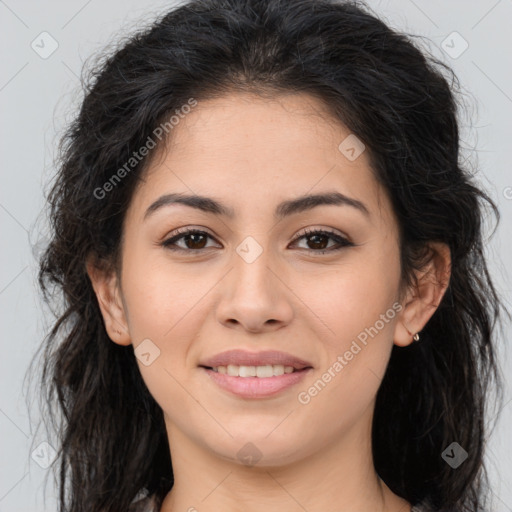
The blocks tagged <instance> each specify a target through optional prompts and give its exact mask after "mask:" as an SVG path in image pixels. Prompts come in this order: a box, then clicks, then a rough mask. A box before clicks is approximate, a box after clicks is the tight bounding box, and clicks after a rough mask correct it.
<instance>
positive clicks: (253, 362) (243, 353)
mask: <svg viewBox="0 0 512 512" xmlns="http://www.w3.org/2000/svg"><path fill="white" fill-rule="evenodd" d="M229 364H233V365H235V366H265V365H268V364H271V365H276V364H282V365H283V366H293V368H294V369H295V370H303V369H305V368H309V367H312V366H313V365H312V364H311V363H309V362H308V361H305V360H303V359H300V358H298V357H296V356H293V355H292V354H287V353H286V352H279V351H277V350H264V351H261V352H248V351H247V350H240V349H233V350H227V351H225V352H221V353H220V354H217V355H215V356H213V357H211V358H209V359H206V360H205V361H203V362H201V363H199V366H203V367H205V368H216V367H217V366H228V365H229ZM290 375H292V374H290ZM242 378H244V379H251V378H252V377H242ZM255 378H259V377H255ZM268 378H269V379H271V378H272V377H268Z"/></svg>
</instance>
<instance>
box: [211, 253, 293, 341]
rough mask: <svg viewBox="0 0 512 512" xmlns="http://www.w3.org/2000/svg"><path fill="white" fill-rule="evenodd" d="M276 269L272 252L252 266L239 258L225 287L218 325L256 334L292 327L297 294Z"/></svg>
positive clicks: (219, 306)
mask: <svg viewBox="0 0 512 512" xmlns="http://www.w3.org/2000/svg"><path fill="white" fill-rule="evenodd" d="M272 267H274V268H272ZM275 267H276V265H275V263H273V262H272V261H271V258H270V257H269V255H268V251H265V250H264V251H263V252H262V254H261V255H260V256H259V257H258V258H256V259H255V260H254V261H252V262H251V260H245V259H244V258H243V257H241V256H239V255H238V254H236V255H235V256H234V261H233V269H232V270H231V272H229V274H228V276H226V279H224V280H223V283H222V288H221V293H222V298H221V300H220V302H219V303H218V307H217V319H218V321H219V322H221V323H222V324H224V325H225V326H226V327H228V328H232V329H233V328H238V329H241V330H246V331H248V332H252V333H257V332H265V331H274V330H278V329H281V328H282V327H284V326H286V325H288V324H289V323H290V321H291V319H292V317H293V309H292V304H291V302H290V299H291V296H293V294H292V292H291V291H290V289H289V287H288V286H287V285H286V283H285V281H286V276H285V275H283V273H282V272H279V269H277V268H275Z"/></svg>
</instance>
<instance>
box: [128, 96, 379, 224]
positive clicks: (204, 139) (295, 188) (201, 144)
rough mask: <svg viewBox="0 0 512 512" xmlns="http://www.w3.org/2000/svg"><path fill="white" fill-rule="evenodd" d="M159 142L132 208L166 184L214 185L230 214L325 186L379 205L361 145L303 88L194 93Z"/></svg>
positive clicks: (184, 187) (186, 189)
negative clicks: (193, 102) (271, 94)
mask: <svg viewBox="0 0 512 512" xmlns="http://www.w3.org/2000/svg"><path fill="white" fill-rule="evenodd" d="M166 142H167V144H166V145H163V144H162V145H161V146H160V147H159V148H158V149H157V150H155V151H157V152H158V153H157V154H156V155H155V158H153V159H152V162H151V164H150V165H149V167H148V169H147V170H146V172H145V176H144V180H143V181H142V182H141V186H140V187H139V190H138V191H137V193H136V194H135V196H136V197H134V201H133V202H134V203H135V204H133V205H132V206H133V207H134V208H143V206H144V205H146V207H147V204H148V202H149V201H152V200H153V201H154V199H155V196H157V195H161V194H164V193H166V192H181V193H194V194H201V195H212V192H214V193H215V196H217V197H222V198H228V199H229V200H228V201H226V203H227V205H228V206H229V207H231V210H233V211H234V212H235V214H236V212H237V211H238V210H239V209H240V208H243V206H244V204H245V205H249V203H248V202H247V201H248V200H249V199H250V200H252V201H254V202H253V203H251V204H253V205H259V207H260V208H261V207H263V205H265V204H267V203H269V202H275V203H277V202H281V201H282V200H283V199H289V198H291V197H298V196H302V195H304V194H306V193H307V192H310V193H317V192H321V191H324V190H327V189H328V190H339V192H341V193H343V194H346V195H348V196H353V197H356V196H361V195H363V196H365V197H366V201H365V202H370V203H372V202H374V203H376V205H375V206H376V207H378V208H379V210H380V207H381V206H380V196H381V192H382V191H381V190H380V186H379V184H378V183H377V181H376V180H375V178H374V176H373V172H372V170H371V167H370V163H369V156H368V154H367V151H366V150H365V149H364V145H363V144H362V142H361V141H359V139H357V138H356V137H355V135H354V134H351V132H350V130H349V129H348V128H347V127H346V126H344V125H343V124H342V123H341V122H340V121H338V120H337V119H335V118H334V117H333V116H332V114H331V113H330V112H329V111H328V110H327V108H326V106H325V104H324V103H323V102H322V101H320V100H319V99H317V98H315V97H313V96H309V95H307V94H287V95H280V96H277V97H275V98H262V97H260V96H256V95H254V94H249V93H236V94H231V95H226V96H224V97H221V98H216V99H209V100H205V101H198V103H197V106H195V107H194V108H193V109H190V110H189V111H188V113H187V114H183V115H182V116H180V119H179V122H178V123H177V124H176V125H175V126H174V127H173V128H172V130H171V132H170V134H169V138H168V140H167V141H166ZM347 149H348V150H349V152H347ZM351 150H352V152H351V153H350V151H351ZM354 150H355V156H356V158H353V156H354ZM207 192H209V193H207Z"/></svg>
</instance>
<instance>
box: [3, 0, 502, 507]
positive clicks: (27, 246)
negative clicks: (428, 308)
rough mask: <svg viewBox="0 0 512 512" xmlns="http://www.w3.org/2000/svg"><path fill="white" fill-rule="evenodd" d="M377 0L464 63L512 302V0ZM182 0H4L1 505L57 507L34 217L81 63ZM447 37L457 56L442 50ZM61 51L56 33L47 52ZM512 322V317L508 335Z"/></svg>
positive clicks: (475, 147)
mask: <svg viewBox="0 0 512 512" xmlns="http://www.w3.org/2000/svg"><path fill="white" fill-rule="evenodd" d="M368 3H369V5H370V6H371V7H372V8H373V9H374V10H375V11H376V12H377V13H379V15H380V16H381V17H383V18H384V19H385V20H387V22H388V23H390V24H391V25H392V26H394V27H396V28H399V29H401V30H404V31H406V32H409V33H412V34H417V35H422V36H426V37H427V38H429V39H430V40H431V41H432V43H431V45H430V48H431V50H432V51H433V53H435V54H436V55H438V56H439V57H441V58H442V59H443V60H444V61H445V62H447V63H449V64H450V65H451V66H452V67H453V68H454V69H455V72H456V73H457V75H458V77H459V78H460V80H461V83H462V85H463V86H464V88H465V93H466V94H465V99H466V103H467V105H468V111H467V114H466V115H465V116H463V118H462V125H461V128H462V145H463V148H466V150H465V151H466V153H465V154H466V156H467V157H469V158H472V159H473V160H472V161H473V162H476V163H478V164H479V166H480V168H481V169H482V173H481V174H479V179H480V181H481V183H482V185H483V186H484V187H485V188H486V189H487V191H488V192H489V193H490V194H491V196H492V197H493V199H494V200H495V201H496V202H497V204H498V206H499V209H500V211H501V214H502V221H501V224H500V226H499V228H498V230H497V231H496V234H495V235H494V237H493V238H491V240H490V242H489V243H488V246H487V247H488V258H489V261H490V264H491V271H492V275H493V277H494V279H495V283H496V285H497V287H498V290H499V291H500V293H501V294H502V296H503V298H504V299H505V301H506V304H507V307H508V308H510V305H511V302H512V301H511V281H510V276H509V275H508V272H507V271H508V263H509V262H510V261H511V258H510V253H511V249H512V245H511V239H510V233H511V232H512V230H511V214H512V173H511V172H510V156H509V152H510V148H511V141H510V135H511V133H512V131H511V129H510V128H511V122H510V119H511V115H512V80H511V79H512V72H511V69H512V66H511V60H512V59H511V55H512V51H511V50H512V35H511V29H510V22H511V21H512V0H499V1H496V0H478V1H476V0H472V1H467V0H456V1H455V0H452V1H450V2H446V1H441V0H435V1H428V2H427V1H426V0H414V1H413V0H382V1H377V0H373V1H372V0H370V1H369V2H368ZM172 5H174V2H163V1H156V0H113V1H109V2H106V1H105V0H103V1H100V0H89V1H86V0H72V1H64V0H48V1H46V2H36V1H29V0H6V1H2V0H0V34H1V40H2V62H1V66H0V105H1V112H2V118H1V119H2V123H1V127H2V132H1V137H0V144H1V151H0V154H1V156H2V158H1V160H0V164H1V165H0V167H1V173H2V174H1V188H0V225H1V229H2V231H1V232H2V239H1V240H2V265H1V267H0V314H1V319H2V324H1V325H2V331H1V332H2V339H1V349H2V350H1V354H2V356H1V357H0V375H1V377H2V385H1V400H0V434H1V435H0V512H5V511H9V512H18V511H20V512H21V511H23V512H26V511H29V510H30V511H42V510H48V511H56V510H57V506H56V501H55V496H56V491H55V490H54V488H53V487H52V482H53V480H52V477H51V476H50V477H49V478H48V485H47V490H46V492H45V493H44V485H43V484H44V480H43V479H44V478H45V475H46V473H47V471H50V470H49V469H44V468H43V467H41V464H42V465H43V466H44V465H45V464H44V462H45V460H46V461H48V460H51V450H50V449H49V448H48V447H46V445H43V446H42V447H39V445H40V443H43V442H46V441H48V442H50V441H51V440H49V439H47V437H46V435H45V430H44V428H41V427H39V429H38V428H37V426H38V424H40V418H39V416H38V414H37V409H36V408H35V403H33V404H32V406H31V407H30V410H31V413H30V416H29V414H28V409H29V408H28V407H27V406H26V405H25V404H26V397H25V390H26V388H24V386H23V377H24V375H25V372H26V370H27V366H28V364H29V362H30V360H31V358H32V356H33V355H34V353H35V350H36V349H37V347H38V346H39V344H40V342H41V339H42V336H43V334H44V332H45V330H46V329H47V327H48V322H49V320H51V318H50V317H49V315H48V314H45V313H44V309H43V307H42V306H41V304H40V300H39V295H38V292H37V290H36V288H35V276H36V265H35V259H34V254H37V253H38V251H39V250H40V246H41V245H40V244H41V243H44V239H45V233H44V229H43V227H44V221H39V222H38V223H37V224H36V222H35V221H36V218H37V217H38V215H39V213H40V211H41V209H42V208H43V207H44V199H43V190H44V188H45V187H47V184H48V181H49V179H50V178H51V176H52V174H53V172H54V167H53V159H54V156H55V147H56V143H57V141H58V138H59V135H60V134H61V133H62V130H63V128H64V127H65V125H66V123H67V122H68V121H69V120H70V119H71V118H72V115H73V113H74V111H75V109H76V107H77V105H78V104H79V101H80V99H81V90H80V88H79V80H78V77H79V76H80V73H81V69H82V64H83V62H84V59H86V58H87V57H89V56H90V55H91V54H93V53H95V52H96V51H97V50H100V49H102V48H103V47H104V46H105V45H107V44H108V43H109V42H110V41H112V40H115V38H116V34H118V33H119V32H118V31H119V30H122V33H123V34H125V35H126V33H128V32H131V31H133V30H134V29H136V28H140V27H142V26H145V25H146V24H147V23H148V22H149V21H151V19H152V18H153V17H154V16H155V15H157V14H158V13H160V12H162V10H165V9H167V8H169V7H171V6H172ZM44 31H46V32H48V33H49V34H51V37H52V38H54V39H55V40H56V41H57V43H58V48H57V50H56V51H55V52H54V53H53V54H51V55H50V56H48V57H47V58H45V59H43V58H41V56H40V55H39V54H38V53H36V52H35V51H34V50H33V49H32V47H31V43H32V42H33V41H34V40H35V43H34V44H36V43H37V44H39V46H40V47H42V45H43V43H41V38H42V37H45V36H39V35H40V34H41V33H42V32H44ZM453 31H456V32H458V33H459V34H460V36H462V38H464V40H466V41H467V43H468V45H469V46H468V48H467V50H466V51H464V53H462V54H461V55H460V56H456V58H454V54H453V52H460V50H461V49H463V46H461V44H463V41H462V40H461V39H460V38H458V37H459V36H457V35H455V36H453V35H451V36H450V34H452V32H453ZM448 36H450V38H448V39H447V43H448V44H449V45H450V46H452V47H453V48H452V50H451V52H452V56H450V55H449V54H448V53H446V52H445V51H444V50H443V41H445V40H446V38H447V37H448ZM46 37H48V36H46ZM451 41H453V43H452V42H451ZM50 48H51V47H50V40H49V39H48V38H47V39H45V45H44V49H43V48H40V50H39V51H40V52H42V51H48V50H49V49H50ZM488 232H489V233H490V231H488ZM509 328H510V325H509V324H506V325H505V329H504V330H505V332H508V331H509ZM507 338H508V336H507ZM507 341H508V339H507ZM499 350H500V361H501V363H502V366H503V373H504V374H505V376H506V377H507V381H508V382H507V383H506V388H505V391H504V400H503V410H502V412H501V417H500V418H501V419H500V421H499V423H498V424H497V427H496V430H495V431H494V433H493V435H492V437H491V439H490V441H489V443H488V457H487V460H488V466H489V471H490V476H491V480H492V484H493V489H494V499H493V506H492V510H494V511H497V512H505V511H512V478H511V477H512V438H511V435H510V432H511V431H512V429H511V426H512V379H511V378H510V377H508V376H509V375H510V374H511V372H512V362H511V360H510V351H509V350H507V349H506V347H505V343H504V340H502V341H501V344H500V347H499ZM35 388H36V392H37V385H35ZM490 419H492V418H490ZM50 444H51V442H50ZM38 447H39V448H38ZM34 449H36V451H35V453H34ZM36 460H38V462H39V464H38V463H36V462H35V461H36ZM418 463H420V464H421V461H418ZM454 471H456V470H454ZM44 495H46V507H44V505H43V496H44Z"/></svg>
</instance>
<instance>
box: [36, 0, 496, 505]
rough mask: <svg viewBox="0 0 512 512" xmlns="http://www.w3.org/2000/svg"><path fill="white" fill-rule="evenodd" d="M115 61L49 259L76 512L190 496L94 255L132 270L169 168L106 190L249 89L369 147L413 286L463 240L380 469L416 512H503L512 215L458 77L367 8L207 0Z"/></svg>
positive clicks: (84, 112) (87, 102) (323, 2)
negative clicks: (475, 164) (307, 111)
mask: <svg viewBox="0 0 512 512" xmlns="http://www.w3.org/2000/svg"><path fill="white" fill-rule="evenodd" d="M100 57H101V58H100V59H99V60H98V61H97V62H96V67H95V68H94V69H92V70H91V71H90V72H89V74H88V76H87V78H86V79H83V81H84V82H85V83H84V91H85V94H84V99H83V101H82V104H81V107H80V110H79V112H78V114H77V115H76V117H75V118H74V120H73V121H72V123H71V124H70V125H69V127H68V129H67V131H66V133H65V135H64V137H63V138H62V140H61V143H60V146H59V158H58V172H57V174H56V177H55V181H54V183H53V184H52V187H51V190H50V192H49V193H48V194H47V200H48V205H49V217H50V222H51V224H50V226H51V239H50V241H49V245H48V247H47V248H46V249H45V251H44V253H43V254H42V256H41V258H40V262H39V264H40V267H39V274H38V278H39V285H40V287H41V290H42V292H43V298H44V300H45V301H46V302H47V303H48V304H51V303H54V302H56V303H58V304H59V308H60V310H59V312H56V313H55V316H56V318H55V322H54V323H52V328H51V330H50V331H49V333H48V334H47V336H46V337H45V339H44V341H43V344H42V346H44V349H45V351H44V361H43V362H44V365H43V371H42V377H41V385H42V389H43V390H44V401H45V404H47V405H48V408H49V412H48V417H50V418H52V421H53V422H54V427H55V428H56V429H57V431H58V433H59V443H60V446H59V449H58V457H59V462H60V466H59V467H60V475H59V485H60V493H59V506H60V508H59V510H61V511H69V512H79V511H80V512H81V511H87V512H89V511H91V510H97V511H102V512H103V511H104V512H113V511H118V510H125V509H127V508H128V506H129V504H130V503H131V502H132V501H133V500H134V498H135V497H136V496H137V495H138V494H139V493H140V492H146V493H147V494H148V495H151V496H153V497H154V499H155V500H156V502H157V503H158V505H161V503H162V501H163V499H164V497H165V495H166V494H167V493H168V492H169V490H170V489H171V487H172V485H173V481H174V479H173V470H172V464H171V454H170V449H169V444H168V439H167V435H166V430H165V425H164V419H163V413H162V410H161V408H160V407H159V405H158V404H157V403H156V402H155V400H154V399H153V397H152V396H151V394H150V393H149V391H148V389H147V387H146V385H145V383H144V381H143V380H142V377H141V374H140V371H139V369H138V366H137V363H136V360H135V356H134V352H133V347H132V346H127V347H126V346H119V345H117V344H115V343H113V342H112V341H111V340H110V339H109V337H108V335H107V332H106V329H105V325H104V323H103V319H102V315H101V312H100V309H99V305H98V302H97V299H96V296H95V293H94V290H93V287H92V284H91V282H90V279H89V277H88V274H87V272H86V265H85V264H86V261H87V258H89V257H90V256H91V255H94V257H95V258H96V259H97V261H98V262H99V263H101V264H103V265H105V268H107V269H111V270H116V271H119V263H120V251H121V248H120V247H121V246H120V241H121V236H122V231H123V221H124V217H125V212H126V211H127V208H128V206H129V204H130V201H131V198H132V196H133V194H134V191H135V190H136V187H137V184H138V183H139V182H140V181H141V177H142V176H143V172H144V170H145V169H147V167H148V163H149V161H150V155H148V156H147V157H146V158H143V159H141V161H140V162H137V164H136V165H134V166H133V169H131V170H130V172H127V173H126V176H124V177H123V179H122V182H120V183H116V184H115V185H113V186H112V187H110V189H111V190H109V193H108V196H107V197H101V198H100V197H99V196H100V194H98V193H95V191H97V190H98V189H100V188H102V187H104V184H105V183H107V182H109V180H111V178H112V176H113V175H114V174H115V173H116V172H117V171H118V169H119V168H120V167H121V166H123V164H125V163H126V162H127V161H129V159H130V158H131V157H132V155H133V152H134V151H137V150H138V149H139V148H141V147H142V146H144V145H145V144H146V141H147V140H148V137H150V136H152V134H153V133H154V130H155V129H156V128H157V127H158V126H160V125H161V124H162V123H163V122H165V121H166V120H168V119H169V116H170V115H172V113H173V112H175V111H176V109H180V108H181V107H182V106H183V105H185V104H187V102H189V100H190V99H191V98H194V99H195V100H197V101H198V102H200V101H201V100H206V99H209V98H216V97H222V96H224V95H226V94H230V93H237V92H250V93H254V94H258V95H260V96H262V97H275V96H278V95H280V94H295V93H297V94H298V93H305V94H309V95H311V96H314V97H315V98H318V99H319V100H321V101H322V102H323V104H325V105H326V107H327V108H328V110H329V112H330V113H332V115H333V116H334V117H335V118H336V119H337V120H338V121H339V122H340V123H342V124H343V125H345V126H346V127H348V129H349V130H350V131H351V133H354V134H355V135H356V136H357V137H358V138H359V139H360V140H361V141H363V143H364V144H365V146H366V151H367V154H368V157H369V159H370V160H369V161H370V163H371V170H372V172H373V173H374V175H375V179H376V180H378V182H379V183H380V184H381V185H382V186H383V188H384V189H385V190H386V192H387V193H388V194H389V197H390V199H391V204H392V207H393V209H394V213H395V214H396V218H397V220H398V224H399V231H400V240H399V244H400V265H401V272H402V275H401V285H402V284H403V285H404V286H408V285H411V284H413V283H414V282H415V276H416V270H419V269H421V268H423V266H424V265H425V264H426V263H427V262H428V261H429V258H430V257H431V255H432V252H431V251H430V250H429V245H428V244H429V242H442V243H445V244H447V245H448V246H449V248H450V254H451V260H452V261H451V277H450V281H449V284H448V288H447V290H446V293H445V294H444V296H443V299H442V301H441V302H440V304H439V306H438V308H437V310H436V312H435V313H434V315H433V316H432V317H431V319H430V320H429V322H428V323H427V324H426V326H425V327H424V329H423V331H422V332H421V334H420V335H421V342H420V343H413V344H412V345H410V346H408V347H403V348H400V347H397V346H394V347H393V350H392V353H391V358H390V361H389V365H388V367H387V371H386V373H385V376H384V378H383V381H382V383H381V386H380V388H379V391H378V394H377V397H376V404H375V411H374V418H373V427H372V450H373V457H374V464H375V469H376V471H377V473H378V475H379V476H380V477H381V478H382V480H383V481H384V482H385V483H386V484H387V485H388V486H389V487H390V489H391V490H392V491H393V492H394V493H396V494H398V495H399V496H401V497H403V498H404V499H406V500H407V501H409V502H410V503H412V504H413V505H414V504H418V503H420V502H422V503H425V504H428V505H429V506H430V507H431V508H432V510H437V511H448V510H450V511H472V512H475V511H479V510H483V507H484V504H485V496H486V491H487V489H488V483H487V478H486V473H485V469H484V465H483V458H484V451H483V450H484V443H485V440H486V438H485V436H486V428H487V427H486V426H485V417H486V411H487V405H488V404H489V401H488V399H487V398H488V396H489V393H490V391H491V388H492V386H491V384H493V383H494V384H496V389H499V388H500V375H499V368H498V365H497V362H496V348H495V347H494V346H493V345H494V337H495V327H496V323H497V322H498V320H499V317H500V315H501V309H502V302H501V299H500V297H499V295H498V293H497V291H496V289H495V287H494V285H493V283H492V280H491V278H490V275H489V272H488V269H487V265H486V261H485V257H484V247H483V243H484V241H483V221H484V220H485V219H484V213H485V211H486V209H490V210H491V211H492V212H493V213H494V215H495V216H496V218H497V222H499V212H498V210H497V207H496V205H495V204H494V203H493V201H492V200H491V199H490V197H489V196H488V195H487V194H486V193H485V192H484V191H483V190H482V188H481V186H479V185H477V184H476V182H475V177H474V175H473V174H472V173H471V172H470V169H469V168H467V167H468V166H467V162H463V161H462V158H461V155H460V154H459V149H460V148H459V126H458V123H459V121H458V109H459V107H460V105H459V103H458V101H459V99H460V98H459V97H458V96H456V94H457V93H458V88H459V83H458V80H457V78H456V76H455V74H454V72H453V70H451V69H450V67H449V66H447V65H446V64H444V63H443V62H442V61H441V60H438V59H436V58H435V57H434V56H433V55H432V54H431V53H430V52H428V51H427V50H426V49H425V48H421V47H420V45H417V44H416V42H415V41H414V40H413V39H412V37H411V36H410V35H407V34H405V33H400V32H398V31H396V30H394V29H392V28H390V27H389V26H388V25H386V24H385V23H384V22H383V21H381V20H380V19H378V17H377V16H376V15H374V14H373V13H372V12H371V11H370V9H369V8H368V7H367V6H366V5H365V4H364V3H362V2H357V1H329V0H294V1H290V0H243V1H240V0H194V1H191V2H188V3H186V4H183V5H180V6H176V7H175V8H173V9H172V10H171V11H169V12H167V13H165V14H162V15H161V16H160V17H158V19H157V20H155V21H153V22H152V24H151V25H150V26H149V27H146V28H145V29H142V30H139V31H138V32H137V33H135V34H132V35H130V36H129V37H127V38H125V40H123V41H122V42H120V43H119V45H118V46H117V47H115V48H114V49H113V50H112V51H111V52H110V53H104V54H103V55H101V56H100ZM171 135H172V133H171ZM104 190H105V188H104ZM104 195H105V194H103V196H104ZM55 406H56V407H57V408H58V410H59V412H60V413H62V414H63V418H61V419H60V421H59V422H58V423H55V422H56V420H55V418H56V414H55ZM454 441H456V442H457V443H459V444H460V445H461V446H462V447H463V448H464V449H465V450H466V452H467V459H466V460H465V461H464V463H463V464H462V465H460V467H458V468H457V469H456V470H454V469H452V468H451V467H450V466H449V465H448V464H447V463H446V462H445V460H443V458H442V457H441V453H442V452H443V450H444V449H445V448H446V447H447V446H448V445H450V444H451V443H452V442H454ZM66 486H67V489H66Z"/></svg>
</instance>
